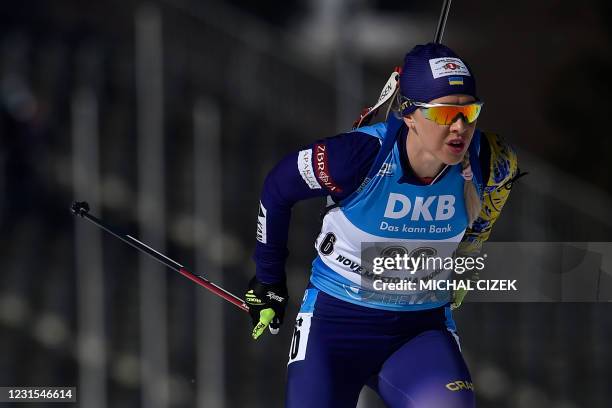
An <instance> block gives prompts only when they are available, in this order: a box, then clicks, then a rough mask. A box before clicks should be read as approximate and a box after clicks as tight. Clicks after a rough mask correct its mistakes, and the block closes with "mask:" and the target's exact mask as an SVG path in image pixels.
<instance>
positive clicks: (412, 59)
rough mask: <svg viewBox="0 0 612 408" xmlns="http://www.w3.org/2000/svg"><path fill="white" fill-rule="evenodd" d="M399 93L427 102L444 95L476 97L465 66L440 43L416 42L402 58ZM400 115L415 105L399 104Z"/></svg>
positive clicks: (474, 87) (405, 113) (473, 85)
mask: <svg viewBox="0 0 612 408" xmlns="http://www.w3.org/2000/svg"><path fill="white" fill-rule="evenodd" d="M400 94H401V96H403V98H402V99H403V100H405V98H407V99H410V100H413V101H416V102H429V101H431V100H433V99H436V98H440V97H442V96H446V95H454V94H466V95H471V96H473V97H474V98H477V97H476V80H475V79H474V76H473V74H472V72H471V70H470V69H469V66H468V65H467V64H466V63H465V62H464V61H463V60H462V59H461V58H459V56H458V55H457V54H455V52H453V50H451V49H450V48H448V47H447V46H445V45H442V44H435V43H429V44H425V45H417V46H416V47H414V48H413V49H412V50H411V51H410V52H409V53H408V54H406V57H405V58H404V66H403V67H402V73H401V75H400ZM403 107H404V108H403V109H402V112H401V113H402V115H407V114H409V113H412V112H414V111H415V110H416V109H417V108H416V107H415V106H407V105H403Z"/></svg>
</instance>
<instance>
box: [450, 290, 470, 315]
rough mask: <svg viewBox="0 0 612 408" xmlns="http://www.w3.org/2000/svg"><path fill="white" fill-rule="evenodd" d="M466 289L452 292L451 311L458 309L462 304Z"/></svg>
mask: <svg viewBox="0 0 612 408" xmlns="http://www.w3.org/2000/svg"><path fill="white" fill-rule="evenodd" d="M467 292H468V291H467V290H466V289H457V290H455V291H454V292H453V301H452V303H451V305H450V308H451V310H455V309H459V306H461V303H463V298H464V297H465V295H467Z"/></svg>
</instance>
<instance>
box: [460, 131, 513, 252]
mask: <svg viewBox="0 0 612 408" xmlns="http://www.w3.org/2000/svg"><path fill="white" fill-rule="evenodd" d="M483 136H484V138H483V139H482V144H481V152H480V157H481V158H482V159H481V166H483V167H484V168H483V169H482V170H483V176H484V177H485V179H484V180H483V184H484V191H483V202H482V209H481V211H480V214H479V216H478V218H477V219H476V220H474V223H473V225H472V227H470V228H468V229H467V231H466V232H465V235H464V236H463V240H462V245H461V250H462V252H467V253H472V254H473V253H478V252H480V249H481V248H482V244H483V243H484V242H486V241H487V240H488V239H489V236H490V235H491V230H492V228H493V225H494V224H495V222H496V221H497V219H498V218H499V216H500V214H501V211H502V209H503V208H504V205H505V204H506V201H507V200H508V197H509V196H510V189H511V187H512V182H511V180H512V179H514V178H515V177H516V176H517V174H518V160H517V157H516V152H515V151H514V150H513V149H512V147H511V146H510V145H509V144H508V143H506V141H505V140H504V139H502V138H501V137H500V136H499V135H497V134H495V133H483Z"/></svg>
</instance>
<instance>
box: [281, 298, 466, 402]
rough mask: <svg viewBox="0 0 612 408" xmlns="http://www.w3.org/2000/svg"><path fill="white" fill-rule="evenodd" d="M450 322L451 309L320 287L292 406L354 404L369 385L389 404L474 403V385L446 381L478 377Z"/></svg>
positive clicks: (290, 396) (295, 370)
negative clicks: (371, 303) (387, 302)
mask: <svg viewBox="0 0 612 408" xmlns="http://www.w3.org/2000/svg"><path fill="white" fill-rule="evenodd" d="M298 318H299V317H298ZM445 322H446V316H445V308H438V309H431V310H426V311H418V312H391V311H385V310H379V309H373V308H367V307H362V306H358V305H354V304H351V303H347V302H344V301H342V300H339V299H336V298H334V297H332V296H330V295H327V294H326V293H324V292H321V291H319V293H318V294H317V296H316V301H315V304H314V310H313V315H312V317H311V323H310V330H309V333H308V336H307V341H306V338H305V335H306V334H305V333H303V334H302V341H306V343H305V344H306V349H305V350H306V351H305V358H304V359H303V360H299V361H293V362H291V363H290V364H289V366H288V376H287V377H288V378H287V388H286V406H287V407H289V408H301V407H309V408H310V407H321V408H325V407H330V408H331V407H334V408H338V407H351V408H354V407H355V406H356V404H357V400H358V398H359V393H360V391H361V389H362V388H363V386H364V385H366V384H367V385H369V386H370V387H372V388H373V389H374V390H375V391H377V392H378V393H379V395H380V396H381V398H382V399H383V400H384V401H385V403H386V404H387V406H389V407H411V408H426V407H427V408H430V407H436V408H450V407H452V408H464V407H465V408H468V407H473V406H474V393H473V391H472V390H471V389H468V388H462V389H460V390H454V391H453V390H451V389H450V388H449V387H447V385H448V384H455V383H456V382H457V381H461V382H462V383H463V384H466V385H467V384H469V385H471V382H472V380H471V377H470V374H469V371H468V369H467V366H466V364H465V362H464V360H463V357H462V356H461V352H460V350H459V346H458V344H457V342H456V340H455V338H454V337H453V335H452V334H451V333H450V332H449V331H448V330H447V328H446V323H445ZM451 388H456V387H453V386H452V385H451Z"/></svg>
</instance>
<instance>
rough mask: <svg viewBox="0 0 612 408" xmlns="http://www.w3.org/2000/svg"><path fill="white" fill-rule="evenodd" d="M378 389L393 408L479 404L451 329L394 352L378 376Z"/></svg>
mask: <svg viewBox="0 0 612 408" xmlns="http://www.w3.org/2000/svg"><path fill="white" fill-rule="evenodd" d="M377 388H378V393H379V394H380V396H381V397H382V399H383V400H384V401H385V403H386V404H387V405H388V406H389V407H393V408H398V407H409V408H430V407H436V408H471V407H474V405H475V402H474V387H473V384H472V378H471V377H470V373H469V371H468V368H467V365H466V364H465V361H464V360H463V356H462V355H461V351H460V350H459V346H458V344H457V342H456V340H455V338H454V337H453V335H451V334H450V333H449V332H448V331H447V330H429V331H425V332H423V333H421V334H420V335H418V336H417V337H415V338H413V339H412V340H410V341H409V342H407V343H406V344H404V345H403V346H402V347H401V348H400V349H398V350H397V351H396V352H395V353H393V354H392V355H391V357H389V358H388V359H387V361H385V364H384V365H383V367H382V369H381V371H380V372H379V374H378V384H377Z"/></svg>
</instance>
